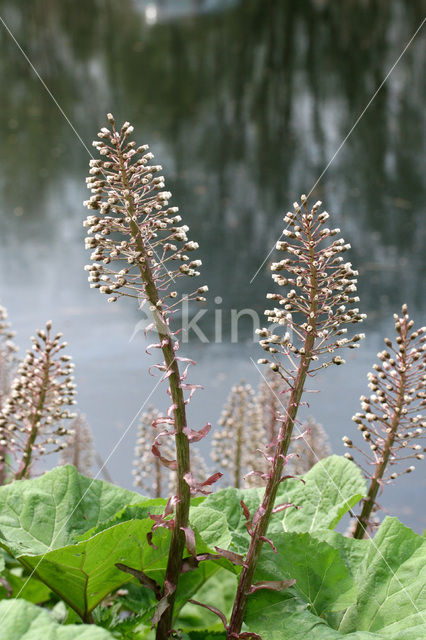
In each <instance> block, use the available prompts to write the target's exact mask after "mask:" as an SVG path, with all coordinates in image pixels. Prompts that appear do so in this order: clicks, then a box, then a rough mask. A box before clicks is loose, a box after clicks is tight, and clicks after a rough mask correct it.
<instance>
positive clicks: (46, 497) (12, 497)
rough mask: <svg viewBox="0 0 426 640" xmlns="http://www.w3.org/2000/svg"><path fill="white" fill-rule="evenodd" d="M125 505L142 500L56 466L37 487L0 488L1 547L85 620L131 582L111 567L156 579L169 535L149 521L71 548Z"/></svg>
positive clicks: (127, 523) (34, 484) (127, 524)
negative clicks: (150, 536)
mask: <svg viewBox="0 0 426 640" xmlns="http://www.w3.org/2000/svg"><path fill="white" fill-rule="evenodd" d="M126 501H128V502H129V501H130V502H132V501H133V502H135V501H138V502H140V501H141V496H140V495H138V494H135V493H132V492H130V491H126V490H125V489H120V488H119V487H115V486H113V485H110V484H107V483H105V482H101V481H92V480H90V479H89V478H85V477H84V476H80V475H79V474H78V473H77V471H76V470H75V469H74V467H71V466H68V467H60V468H57V469H54V470H53V471H51V472H50V473H47V474H46V475H44V476H42V477H40V478H37V479H35V480H25V481H22V482H15V483H13V484H12V485H8V486H5V487H1V488H0V544H1V545H2V546H3V547H4V548H5V549H7V550H8V551H9V552H10V553H11V554H13V555H15V557H16V558H17V559H18V560H19V561H20V562H21V563H22V564H23V565H24V567H26V568H27V569H29V570H30V571H34V572H35V575H36V576H37V577H38V578H40V580H42V581H43V582H44V583H45V584H46V585H47V586H48V587H49V588H50V589H51V590H52V591H54V592H55V593H56V594H57V595H58V596H59V597H61V598H62V599H63V600H64V601H65V602H67V603H68V604H69V605H70V606H71V607H72V608H73V609H74V610H75V611H76V612H77V613H78V614H79V615H80V616H81V617H82V618H83V619H85V617H86V616H87V615H88V613H90V611H92V609H93V608H94V607H95V606H96V605H97V604H98V603H99V602H100V601H101V600H102V599H103V598H104V597H105V596H106V595H107V594H108V593H110V592H111V591H113V590H114V589H116V588H118V587H120V586H121V585H122V584H124V583H126V582H128V581H129V577H128V575H127V574H125V573H123V572H122V571H119V570H118V569H117V568H116V567H115V563H116V562H122V563H123V564H127V565H129V566H135V567H138V568H140V569H141V570H144V571H149V572H150V574H153V575H154V576H157V577H160V578H162V575H163V572H164V568H165V566H166V562H167V555H168V546H169V538H170V533H169V532H168V531H166V530H164V529H163V530H158V531H156V532H155V534H154V542H155V544H156V545H157V547H158V548H157V549H155V548H153V547H152V546H150V545H149V544H148V541H147V537H146V536H147V533H148V532H149V531H151V529H152V524H153V523H152V520H151V519H150V518H145V519H142V520H128V521H124V522H119V523H118V524H117V525H116V526H113V527H110V528H108V529H105V530H102V531H100V532H99V533H97V534H95V535H93V536H91V537H89V538H88V539H84V540H82V541H80V542H76V543H74V540H75V539H76V538H78V537H79V536H83V538H84V537H85V536H84V533H85V529H86V530H87V529H90V528H93V527H95V526H99V525H100V526H101V528H102V523H103V522H104V521H108V520H109V519H110V518H111V517H112V516H113V515H114V514H115V513H116V512H117V510H118V507H119V506H120V504H121V505H123V504H125V502H126Z"/></svg>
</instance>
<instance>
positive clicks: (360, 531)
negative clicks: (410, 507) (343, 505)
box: [353, 324, 407, 540]
mask: <svg viewBox="0 0 426 640" xmlns="http://www.w3.org/2000/svg"><path fill="white" fill-rule="evenodd" d="M401 328H402V329H403V330H404V329H405V332H404V334H403V336H402V337H403V338H404V339H406V326H405V325H404V324H403V325H402V327H401ZM406 370H407V365H406V351H405V350H404V351H403V353H402V354H401V366H400V367H399V383H398V386H399V389H398V396H397V399H396V405H395V408H394V412H393V416H392V419H391V421H390V429H389V433H388V436H387V438H386V439H385V441H384V445H383V450H382V455H381V456H380V458H379V460H378V462H377V464H376V467H375V470H374V474H373V477H372V478H371V481H370V486H369V488H368V493H367V497H366V498H365V499H364V503H363V506H362V510H361V514H360V515H359V516H358V518H357V524H356V528H355V532H354V535H353V537H354V538H357V539H358V540H361V539H362V538H364V536H365V532H366V531H367V528H368V524H369V522H370V516H371V512H372V511H373V508H374V505H375V502H376V497H377V494H378V492H379V489H380V486H381V484H382V478H383V475H384V472H385V469H386V466H387V464H388V462H389V457H390V455H391V451H392V447H393V444H394V441H395V438H396V433H397V430H398V427H399V424H400V421H401V415H402V409H403V406H404V395H405V387H406Z"/></svg>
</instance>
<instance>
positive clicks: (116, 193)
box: [84, 114, 207, 314]
mask: <svg viewBox="0 0 426 640" xmlns="http://www.w3.org/2000/svg"><path fill="white" fill-rule="evenodd" d="M108 120H109V122H110V124H111V130H109V129H107V128H106V127H103V128H102V129H101V130H100V132H99V134H98V136H99V138H100V140H98V141H95V142H94V143H93V145H94V146H95V147H96V149H97V150H98V151H99V153H100V155H102V156H104V158H105V159H104V160H102V159H93V160H91V161H90V166H91V168H90V176H89V177H88V178H87V179H86V182H87V186H88V188H89V189H90V190H91V192H92V194H93V195H92V196H91V197H90V199H89V200H87V201H86V202H85V203H84V204H85V205H86V206H87V207H88V208H89V209H91V210H93V211H94V212H95V213H94V214H93V215H89V216H88V217H87V219H86V221H85V222H84V226H86V227H88V237H87V238H86V248H87V249H90V250H91V251H92V254H91V259H92V263H91V264H89V265H87V266H86V270H87V271H88V272H89V282H90V286H91V287H92V288H95V289H99V291H100V292H101V293H105V294H107V295H108V296H109V297H108V301H109V302H115V301H116V300H117V298H118V296H130V297H134V298H137V299H138V300H140V301H141V300H144V299H145V297H147V298H148V299H149V298H150V295H149V294H150V292H146V291H145V289H146V287H147V286H148V287H149V284H147V281H146V279H142V282H141V270H142V271H143V272H148V271H149V272H150V279H152V280H153V281H155V283H156V287H157V290H158V291H160V292H162V294H163V295H162V298H161V299H160V300H158V301H157V302H156V303H155V305H152V301H151V306H154V309H155V307H157V310H159V311H161V312H162V313H163V314H164V313H167V312H171V311H173V310H174V309H175V307H176V305H177V304H179V301H177V300H176V298H177V297H178V293H177V291H174V290H170V289H173V286H172V285H173V284H174V283H175V282H176V280H177V278H179V277H181V276H198V275H200V274H199V271H198V268H199V267H200V265H201V260H197V259H192V258H191V257H190V256H189V255H188V254H191V253H192V252H193V251H195V250H196V249H198V244H197V242H193V241H191V240H189V239H188V236H187V233H188V227H187V226H186V225H181V224H180V223H181V217H180V215H179V214H178V208H177V207H169V206H168V201H169V199H170V198H171V193H170V192H169V191H165V190H164V189H165V183H164V177H163V176H162V175H160V172H161V169H162V167H161V166H160V165H154V164H152V160H153V157H154V156H153V154H152V153H151V152H149V151H148V145H143V146H139V147H137V146H136V143H135V142H134V141H131V140H130V139H129V137H130V135H131V133H132V132H133V127H132V126H130V124H129V123H128V122H125V123H124V124H123V126H122V127H121V130H120V131H117V130H116V128H115V122H114V118H113V116H112V115H111V114H108ZM142 289H143V290H142ZM206 291H207V287H206V286H202V287H198V289H196V290H195V291H194V292H192V293H191V294H187V295H185V298H186V299H196V300H198V301H200V302H204V301H205V297H204V293H205V292H206ZM144 293H147V294H148V295H147V296H145V295H144ZM154 309H152V310H153V311H154Z"/></svg>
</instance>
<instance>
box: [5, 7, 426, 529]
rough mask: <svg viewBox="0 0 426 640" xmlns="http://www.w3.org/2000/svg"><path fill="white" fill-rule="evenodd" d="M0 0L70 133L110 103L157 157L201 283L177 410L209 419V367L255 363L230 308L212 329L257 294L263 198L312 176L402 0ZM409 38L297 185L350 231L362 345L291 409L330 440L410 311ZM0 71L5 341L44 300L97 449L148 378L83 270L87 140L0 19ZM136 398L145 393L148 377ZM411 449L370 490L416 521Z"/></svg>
mask: <svg viewBox="0 0 426 640" xmlns="http://www.w3.org/2000/svg"><path fill="white" fill-rule="evenodd" d="M423 8H424V6H423ZM0 15H1V16H2V18H3V20H4V21H5V22H6V24H7V25H8V26H9V28H10V29H11V30H12V32H13V34H14V35H15V37H16V38H17V40H18V42H19V43H20V44H21V46H22V47H23V49H24V50H25V52H26V53H27V54H28V56H29V58H30V60H31V61H32V63H33V65H34V66H35V68H36V69H37V71H38V72H39V74H40V76H41V77H42V78H43V80H44V81H45V83H46V84H47V86H48V87H49V89H50V90H51V92H52V93H53V95H54V96H55V98H56V100H57V101H58V103H59V105H60V106H61V108H62V109H63V111H64V112H65V113H66V115H67V117H68V118H69V119H70V121H71V123H72V124H73V126H74V127H75V129H76V131H77V132H78V134H79V135H80V136H81V138H82V140H83V141H84V142H85V143H86V144H87V146H88V147H89V148H90V149H91V147H90V143H91V140H92V139H93V137H94V134H95V133H96V131H97V130H98V128H99V126H101V125H103V124H104V114H105V113H106V112H107V111H112V112H113V113H114V114H115V115H116V117H117V119H118V120H120V121H122V120H126V119H127V120H130V121H131V122H132V123H133V124H134V125H135V129H136V133H137V138H138V140H139V141H141V142H147V143H149V144H150V146H151V148H152V150H153V152H154V153H155V154H156V157H157V161H158V162H161V163H162V164H163V166H164V174H165V176H166V178H167V187H168V188H169V189H170V190H171V191H172V192H173V195H174V197H173V204H178V205H179V206H180V208H181V211H182V215H183V217H184V221H185V222H186V223H187V224H188V225H189V226H190V227H191V238H192V239H194V240H197V241H198V242H199V244H200V247H201V251H200V253H201V254H202V257H203V263H204V265H203V276H202V280H203V282H206V283H207V284H208V285H209V288H210V294H209V298H210V301H211V302H210V303H209V304H210V307H209V308H210V313H208V314H206V316H204V318H203V321H202V323H201V326H202V328H203V331H204V332H205V334H206V335H207V337H208V338H209V339H210V341H211V342H210V343H209V344H201V343H200V342H199V341H197V340H194V339H193V340H192V341H191V342H190V344H188V345H186V346H185V349H184V351H185V355H189V356H190V357H193V358H195V359H196V360H197V362H198V365H197V367H196V369H194V370H193V371H192V380H193V381H194V382H199V383H202V384H203V385H204V387H205V391H203V392H200V393H199V394H198V396H196V397H195V398H194V401H193V403H192V404H191V412H190V414H191V418H192V421H193V426H201V425H202V424H204V423H205V422H206V421H211V422H213V423H215V421H216V420H217V418H218V415H219V412H220V408H221V405H222V403H223V401H224V399H225V397H226V395H227V392H228V389H229V387H230V386H231V385H232V384H233V383H236V382H238V381H239V380H241V379H242V378H244V379H245V380H247V381H249V382H251V383H252V384H257V382H258V378H259V376H258V373H257V371H256V369H255V368H254V366H253V365H252V363H251V362H250V356H252V357H254V359H256V358H257V357H259V355H261V354H260V353H259V350H258V348H257V347H256V346H254V345H253V341H252V336H251V331H250V325H249V323H247V322H246V324H244V323H243V321H241V327H240V329H241V331H240V335H239V342H238V343H236V344H231V342H230V333H229V318H230V313H231V309H235V310H241V309H244V308H251V309H253V310H255V311H256V312H258V313H259V314H263V310H264V308H265V293H266V292H267V291H268V290H269V289H270V287H271V284H270V283H271V280H270V276H269V274H268V269H267V264H265V265H264V266H263V267H262V268H261V270H260V272H259V274H258V275H257V277H256V278H255V279H254V280H253V282H252V283H251V284H250V281H251V280H252V278H253V276H254V274H255V273H256V271H257V270H258V268H259V267H260V266H261V264H262V263H263V261H264V259H265V258H266V256H267V254H268V252H269V250H270V249H271V247H272V246H273V245H274V242H275V240H276V239H277V238H278V236H279V234H280V232H281V230H282V214H283V213H285V211H286V210H287V209H288V207H289V206H290V205H291V203H292V202H293V201H294V200H295V199H296V198H298V197H299V196H300V194H301V193H309V191H310V190H311V189H312V187H313V186H314V185H315V184H316V182H317V179H318V177H319V176H320V175H321V174H322V172H323V170H324V169H325V167H326V166H327V164H328V163H329V161H330V159H331V158H332V157H333V155H334V154H335V152H336V150H337V149H338V147H339V146H340V144H341V142H342V141H343V140H344V138H345V136H346V135H347V133H348V132H349V131H350V130H351V128H352V127H353V125H354V123H355V122H356V120H357V118H358V117H359V115H360V114H361V113H362V111H363V110H364V108H365V107H366V105H367V104H368V102H369V101H370V99H371V97H372V96H373V94H374V92H375V91H376V89H377V87H378V86H379V85H380V84H381V82H382V81H383V80H384V78H385V76H386V75H387V73H388V71H389V69H390V68H391V67H392V65H393V64H394V62H395V61H396V60H397V58H398V56H399V55H400V53H401V52H402V50H403V49H404V47H405V45H406V44H407V43H408V41H409V40H410V38H411V36H412V35H413V34H414V32H415V31H416V29H417V27H418V26H419V25H420V23H421V21H422V19H423V12H422V3H421V2H416V1H411V2H406V1H403V0H401V1H398V0H394V1H389V0H383V1H380V0H376V1H365V2H361V1H360V2H356V1H349V2H342V3H340V2H331V1H330V2H327V1H326V0H322V1H320V0H317V1H314V0H311V1H308V0H294V1H287V2H285V1H281V2H280V1H278V0H277V1H275V2H274V1H272V0H270V1H262V2H261V1H257V2H254V1H251V0H244V1H241V2H224V1H223V2H219V1H217V2H214V1H213V0H210V1H205V2H203V0H198V1H197V0H194V1H192V2H189V1H188V2H177V1H176V2H173V1H168V2H167V1H163V2H157V3H154V2H150V3H147V2H141V1H139V2H137V1H136V0H134V1H133V2H132V1H130V0H122V1H121V2H118V0H117V1H115V2H114V1H112V0H110V1H106V0H104V1H100V0H98V1H95V0H92V1H91V2H87V1H85V2H82V1H77V0H72V1H71V0H62V1H61V2H55V1H54V0H43V1H42V0H29V1H28V2H25V3H17V2H12V1H9V2H8V1H1V0H0ZM424 54H425V39H424V29H422V30H421V31H420V32H419V34H418V35H417V36H416V38H415V39H414V41H413V43H412V44H411V45H410V46H409V47H408V49H407V51H406V53H405V54H404V56H403V57H402V59H401V60H400V62H399V63H398V65H397V66H396V68H395V69H394V71H393V72H392V73H391V75H390V77H389V78H388V80H387V81H386V83H385V84H384V86H383V88H382V89H381V90H380V92H379V93H378V95H377V97H375V99H374V100H373V102H372V103H371V105H370V106H369V108H368V109H367V111H366V113H365V115H364V116H363V117H362V118H361V120H360V122H359V123H358V124H357V126H356V127H355V129H354V130H353V132H352V134H351V135H350V137H349V138H348V140H347V142H346V143H345V144H344V145H343V147H342V149H341V150H340V152H339V153H338V154H337V156H336V158H335V159H334V161H333V162H332V163H331V165H330V167H329V168H328V170H327V171H326V173H325V174H324V176H323V177H322V178H321V180H320V182H319V183H318V184H317V185H316V186H315V189H314V191H313V193H312V197H313V198H315V199H321V200H322V201H323V202H324V204H325V206H326V208H327V210H328V211H330V212H331V213H333V214H334V221H335V225H336V226H339V227H340V228H341V229H342V232H343V234H344V237H345V239H346V241H348V242H350V243H351V244H352V247H353V250H352V252H351V258H350V259H351V260H352V262H353V264H354V265H355V266H356V267H357V268H358V269H359V271H360V286H359V291H360V292H359V295H360V297H361V303H360V306H361V308H362V311H365V312H367V313H368V316H369V319H368V321H367V322H366V324H365V329H364V330H365V331H366V333H367V334H368V337H367V340H366V341H365V342H364V344H363V345H362V348H361V349H360V350H359V351H358V352H351V354H352V355H351V356H350V357H349V356H348V357H347V360H348V364H347V366H346V367H345V368H344V370H343V372H342V368H339V369H337V368H336V370H334V371H333V370H331V371H330V370H329V371H327V375H323V376H321V377H318V378H317V379H316V381H315V382H316V387H317V388H318V389H320V390H321V393H320V394H315V395H312V396H311V397H310V407H309V409H308V408H306V409H305V410H304V412H305V414H306V413H308V412H309V413H311V414H313V415H314V416H315V417H316V418H317V420H318V421H319V422H321V423H322V424H323V425H324V427H325V428H326V429H327V431H328V433H329V435H330V438H331V441H332V445H333V449H334V451H335V452H336V453H339V452H342V451H343V449H342V446H341V436H343V435H345V434H353V433H354V430H353V427H352V423H351V420H350V418H351V416H352V415H353V413H354V412H355V411H357V410H358V403H359V401H358V398H359V395H360V394H361V393H365V392H366V391H367V387H366V384H367V382H366V377H365V376H366V373H367V371H368V370H369V368H370V367H371V364H372V363H373V361H374V359H375V355H376V352H377V350H378V349H379V348H381V340H382V338H383V337H384V335H386V334H390V333H391V332H392V314H393V312H394V311H397V310H398V308H399V307H400V306H401V304H402V303H403V302H407V303H408V305H409V308H410V311H411V313H412V315H413V317H414V318H415V319H416V323H417V324H419V325H420V324H423V323H424V319H425V306H426V305H425V288H424V284H423V282H424V281H423V275H424V250H423V247H424V244H425V226H424V222H423V220H424V218H423V207H424V202H425V188H424V186H423V180H422V178H423V176H424V170H425V164H424V155H423V153H424V132H425V128H424V124H425V123H424V93H425V92H424V89H425V87H424ZM0 81H1V97H0V101H1V104H0V140H1V145H0V234H1V235H0V249H1V252H0V303H1V304H3V305H5V306H7V307H8V309H9V313H10V317H11V320H12V321H13V323H14V326H15V328H16V329H17V330H18V342H19V344H20V346H21V347H26V346H27V344H28V341H27V336H29V335H30V334H31V333H33V332H34V331H35V329H36V328H38V327H39V326H42V325H43V323H44V322H45V321H46V320H47V319H48V318H52V320H53V321H54V324H55V326H56V327H58V328H60V329H61V330H62V331H63V332H64V334H65V335H66V337H67V339H68V342H69V345H70V352H71V353H72V355H73V357H74V360H75V362H76V373H77V382H78V385H79V406H80V409H81V411H83V412H84V413H85V414H86V415H87V417H88V420H89V422H90V424H91V426H92V429H93V431H94V434H95V439H96V446H97V448H98V450H99V452H100V453H101V455H102V456H103V457H104V458H107V456H108V455H109V453H110V451H111V449H112V448H113V447H114V445H115V444H116V443H117V441H118V440H119V438H120V437H121V436H122V435H123V434H124V433H125V430H126V428H127V427H128V425H129V424H130V423H131V420H132V418H133V417H134V415H135V414H136V413H137V411H138V410H139V408H140V406H141V404H142V402H143V401H144V400H145V398H146V397H147V395H148V394H149V393H150V392H151V390H152V389H153V387H154V385H155V380H153V379H152V378H150V377H149V376H148V375H147V373H146V368H147V364H148V363H149V359H148V356H146V354H145V351H144V341H143V338H142V334H141V333H138V334H137V335H136V337H135V339H134V340H132V341H129V340H130V338H131V336H132V334H133V332H134V327H135V324H136V323H137V322H138V319H139V318H138V312H137V310H136V309H135V308H134V306H133V305H131V304H126V302H124V301H121V302H120V303H119V304H118V305H116V306H114V307H112V306H110V305H107V304H106V301H105V299H104V298H102V297H101V296H99V295H98V294H97V292H94V291H92V290H90V289H89V288H88V285H87V279H86V276H87V274H86V273H85V272H84V271H83V265H84V264H85V262H86V261H87V256H86V255H85V252H84V249H83V237H84V231H83V229H82V226H81V222H82V220H83V219H84V217H85V215H86V214H85V211H84V210H83V207H82V205H81V202H82V200H83V199H85V198H86V197H87V196H86V189H85V185H84V177H85V175H86V174H87V165H88V153H87V150H85V148H84V146H83V145H82V143H81V142H80V141H79V140H78V138H77V136H76V134H75V133H74V132H73V130H72V129H71V127H70V125H69V123H68V122H67V121H66V119H65V118H64V117H63V115H62V114H61V113H60V111H59V110H58V107H57V106H56V105H55V104H54V102H53V100H52V98H51V97H50V96H49V95H48V93H47V92H46V90H45V89H44V88H43V86H42V84H41V82H40V80H39V79H38V78H37V77H36V76H35V74H34V72H33V71H32V70H31V68H30V67H29V64H28V62H27V61H26V60H25V58H24V56H23V54H22V53H21V52H20V51H19V49H18V47H17V45H16V43H15V42H14V41H13V40H12V38H11V36H10V34H8V33H7V32H6V29H5V28H4V26H3V25H0ZM217 296H220V298H222V302H220V303H216V304H215V303H214V299H215V297H217ZM214 308H216V309H220V310H221V312H222V318H223V340H222V342H221V343H215V342H214V331H213V318H214V314H213V309H214ZM182 353H183V351H182ZM353 354H354V355H353ZM151 362H152V361H151ZM150 401H151V402H153V403H155V404H157V405H159V408H164V407H165V395H164V389H161V390H157V391H156V392H155V393H154V394H153V396H152V398H151V400H150ZM134 437H135V428H134V425H133V427H130V428H129V430H128V431H127V432H126V435H125V437H124V438H123V440H122V441H121V442H120V444H119V445H118V446H117V448H116V449H115V451H114V454H113V455H112V457H111V459H110V460H109V462H108V468H109V470H110V472H111V474H112V476H113V478H114V479H115V480H116V481H117V482H120V483H122V484H124V485H126V486H130V484H131V474H130V461H131V458H132V450H133V446H134ZM421 465H422V463H421V462H419V463H418V469H417V470H416V473H415V474H412V475H410V476H404V477H403V478H401V479H400V480H399V481H398V484H397V486H396V488H395V489H389V490H388V491H387V492H386V493H385V494H384V496H383V498H382V500H381V502H382V504H383V505H384V506H385V507H386V508H387V510H388V512H389V513H391V514H393V515H398V516H399V517H401V518H402V519H403V520H404V521H405V522H406V523H407V524H409V525H410V526H413V527H414V528H415V529H416V530H418V531H420V530H422V528H423V527H424V526H425V524H426V516H425V512H424V498H423V496H424V489H425V485H426V474H425V470H426V465H423V468H422V466H421Z"/></svg>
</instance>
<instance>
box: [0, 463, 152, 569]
mask: <svg viewBox="0 0 426 640" xmlns="http://www.w3.org/2000/svg"><path fill="white" fill-rule="evenodd" d="M141 500H142V497H141V496H140V495H139V494H137V493H134V492H133V491H127V489H122V488H121V487H117V486H115V485H112V484H109V483H107V482H103V481H102V480H93V479H91V478H86V477H85V476H82V475H80V474H79V473H78V472H77V470H76V469H75V467H73V466H70V465H66V466H64V467H57V468H56V469H53V470H52V471H49V472H48V473H46V474H44V475H43V476H41V477H39V478H35V479H33V480H18V481H16V482H13V483H11V484H8V485H5V486H3V487H0V543H1V544H2V546H3V547H4V548H5V549H7V550H8V551H9V553H11V555H13V556H15V557H16V556H17V555H22V554H24V553H30V554H38V553H40V554H41V553H44V552H46V551H50V550H52V549H58V548H60V547H63V546H64V545H67V544H69V543H70V542H73V541H75V540H76V538H77V537H78V536H79V535H82V534H84V533H85V532H86V531H87V530H88V529H91V528H92V527H95V526H98V525H99V524H100V523H102V522H105V521H107V520H109V519H110V518H111V517H112V516H113V515H114V514H115V513H117V511H118V510H119V509H121V508H123V507H124V506H125V505H126V504H129V503H134V502H141Z"/></svg>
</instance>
